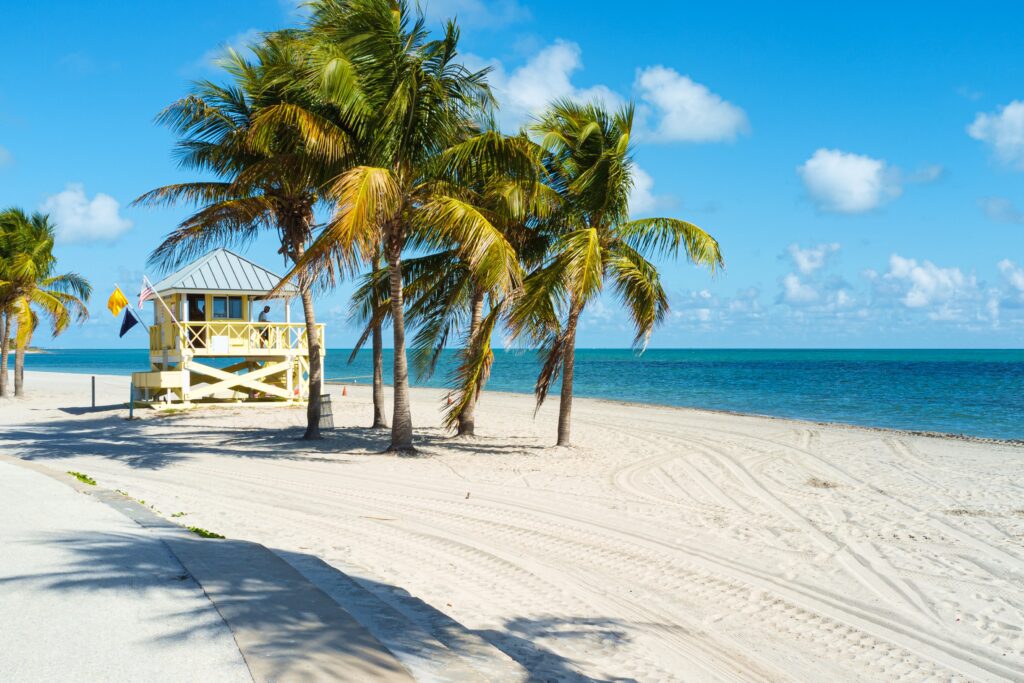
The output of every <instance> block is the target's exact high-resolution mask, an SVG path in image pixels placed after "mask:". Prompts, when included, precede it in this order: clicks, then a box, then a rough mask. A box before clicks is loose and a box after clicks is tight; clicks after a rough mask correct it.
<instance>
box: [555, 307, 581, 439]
mask: <svg viewBox="0 0 1024 683" xmlns="http://www.w3.org/2000/svg"><path fill="white" fill-rule="evenodd" d="M579 317H580V309H578V308H577V307H576V306H575V305H573V306H572V308H571V309H570V312H569V325H568V328H567V329H566V331H565V356H564V357H563V358H562V397H561V400H560V401H559V403H558V445H559V446H568V445H570V444H569V436H570V428H571V424H570V422H571V420H572V380H573V373H574V370H575V366H576V323H577V322H578V321H579Z"/></svg>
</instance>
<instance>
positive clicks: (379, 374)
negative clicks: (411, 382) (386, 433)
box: [373, 252, 388, 429]
mask: <svg viewBox="0 0 1024 683" xmlns="http://www.w3.org/2000/svg"><path fill="white" fill-rule="evenodd" d="M373 270H374V271H375V272H376V271H378V270H380V253H379V252H378V253H375V254H374V256H373ZM387 426H388V419H387V417H386V416H385V413H384V334H383V332H382V331H381V324H380V322H376V323H374V324H373V429H386V428H387Z"/></svg>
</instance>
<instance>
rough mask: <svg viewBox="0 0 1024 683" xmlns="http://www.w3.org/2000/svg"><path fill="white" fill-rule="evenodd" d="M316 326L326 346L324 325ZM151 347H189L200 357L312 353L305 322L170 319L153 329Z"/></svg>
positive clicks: (150, 335)
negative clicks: (179, 320)
mask: <svg viewBox="0 0 1024 683" xmlns="http://www.w3.org/2000/svg"><path fill="white" fill-rule="evenodd" d="M316 328H317V336H318V338H319V339H318V340H319V343H320V348H321V349H323V348H324V326H323V325H322V324H321V325H317V326H316ZM149 348H150V351H151V352H157V351H165V350H166V351H182V350H185V351H189V352H191V353H193V354H194V355H197V356H244V355H274V354H278V353H285V352H296V351H299V352H308V350H309V344H308V343H307V339H306V325H305V324H304V323H259V322H256V323H249V322H229V321H222V322H221V321H215V322H202V323H186V322H179V323H174V322H166V323H162V324H160V325H153V326H152V327H150V328H149Z"/></svg>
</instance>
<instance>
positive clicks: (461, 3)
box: [423, 0, 530, 27]
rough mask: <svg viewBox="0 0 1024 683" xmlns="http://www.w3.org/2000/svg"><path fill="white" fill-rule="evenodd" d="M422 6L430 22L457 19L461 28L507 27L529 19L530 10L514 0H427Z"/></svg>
mask: <svg viewBox="0 0 1024 683" xmlns="http://www.w3.org/2000/svg"><path fill="white" fill-rule="evenodd" d="M423 4H424V6H425V7H424V10H425V11H426V14H427V17H428V18H429V19H430V20H432V21H443V20H447V19H455V18H457V19H458V20H459V24H460V25H463V26H490V27H496V26H507V25H508V24H513V23H516V22H519V21H524V20H526V19H529V18H530V10H528V9H527V8H526V7H523V6H522V5H520V4H519V3H518V2H516V0H488V1H487V2H484V0H428V1H427V2H425V3H423Z"/></svg>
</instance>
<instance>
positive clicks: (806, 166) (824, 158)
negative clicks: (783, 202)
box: [797, 148, 903, 213]
mask: <svg viewBox="0 0 1024 683" xmlns="http://www.w3.org/2000/svg"><path fill="white" fill-rule="evenodd" d="M797 172H798V173H799V174H800V176H801V177H802V178H803V181H804V186H805V187H806V188H807V192H808V194H809V195H810V196H811V198H812V199H813V200H814V201H815V203H816V204H817V206H818V208H819V209H820V210H822V211H832V212H836V213H864V212H865V211H871V210H872V209H876V208H878V207H879V206H881V205H882V203H883V202H885V201H887V200H889V199H894V198H896V197H898V196H899V195H900V194H901V193H902V192H903V189H902V188H901V187H900V184H899V174H898V173H894V172H893V171H892V169H890V168H889V167H888V166H887V165H886V163H885V162H884V161H882V160H880V159H872V158H871V157H868V156H863V155H861V154H852V153H849V152H843V151H840V150H838V149H825V148H821V149H819V150H817V151H816V152H815V153H814V154H813V155H812V156H811V158H810V159H808V160H807V161H805V162H804V163H803V164H802V165H801V166H799V167H798V168H797Z"/></svg>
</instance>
